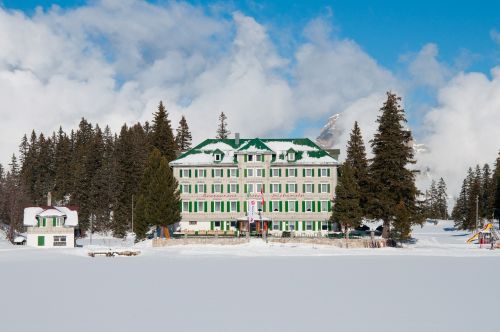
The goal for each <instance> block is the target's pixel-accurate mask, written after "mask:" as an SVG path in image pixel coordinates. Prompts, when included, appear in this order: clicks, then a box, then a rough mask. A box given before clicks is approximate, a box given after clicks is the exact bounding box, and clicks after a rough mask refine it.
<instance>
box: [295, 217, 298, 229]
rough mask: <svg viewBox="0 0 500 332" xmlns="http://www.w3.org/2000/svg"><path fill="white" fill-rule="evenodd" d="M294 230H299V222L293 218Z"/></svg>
mask: <svg viewBox="0 0 500 332" xmlns="http://www.w3.org/2000/svg"><path fill="white" fill-rule="evenodd" d="M295 230H297V231H298V230H299V222H298V221H297V220H295Z"/></svg>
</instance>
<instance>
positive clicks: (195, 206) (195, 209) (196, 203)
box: [194, 201, 198, 212]
mask: <svg viewBox="0 0 500 332" xmlns="http://www.w3.org/2000/svg"><path fill="white" fill-rule="evenodd" d="M194 212H198V202H197V201H195V202H194Z"/></svg>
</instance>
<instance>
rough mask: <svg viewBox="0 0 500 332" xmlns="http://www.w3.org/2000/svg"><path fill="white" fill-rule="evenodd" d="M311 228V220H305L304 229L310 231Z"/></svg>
mask: <svg viewBox="0 0 500 332" xmlns="http://www.w3.org/2000/svg"><path fill="white" fill-rule="evenodd" d="M312 229H313V226H312V221H306V230H307V231H312Z"/></svg>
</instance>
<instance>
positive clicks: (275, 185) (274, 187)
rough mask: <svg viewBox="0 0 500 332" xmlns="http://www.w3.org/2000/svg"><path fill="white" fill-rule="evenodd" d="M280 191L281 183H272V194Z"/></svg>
mask: <svg viewBox="0 0 500 332" xmlns="http://www.w3.org/2000/svg"><path fill="white" fill-rule="evenodd" d="M280 191H281V190H280V185H279V183H271V192H272V193H279V192H280Z"/></svg>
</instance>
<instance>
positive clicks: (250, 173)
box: [247, 168, 254, 178]
mask: <svg viewBox="0 0 500 332" xmlns="http://www.w3.org/2000/svg"><path fill="white" fill-rule="evenodd" d="M253 171H254V169H253V168H247V176H248V177H249V178H251V177H253V174H254V173H253Z"/></svg>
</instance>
